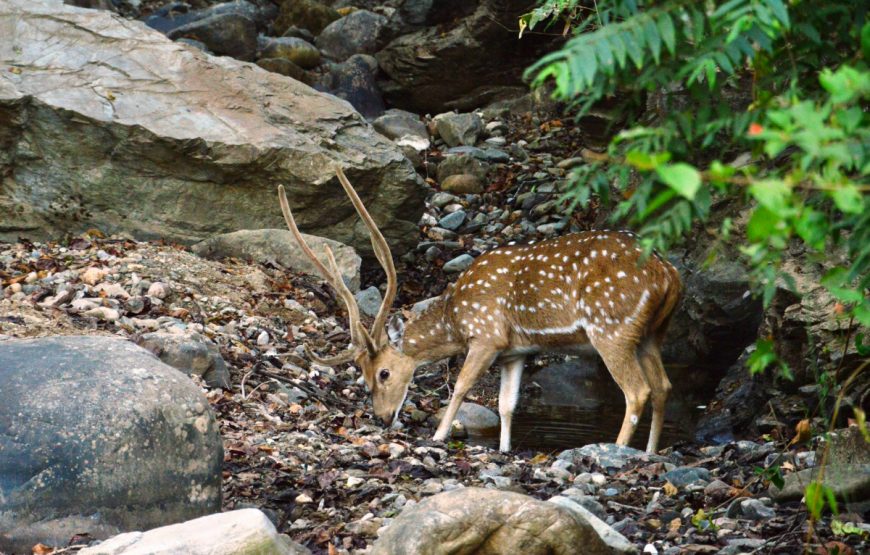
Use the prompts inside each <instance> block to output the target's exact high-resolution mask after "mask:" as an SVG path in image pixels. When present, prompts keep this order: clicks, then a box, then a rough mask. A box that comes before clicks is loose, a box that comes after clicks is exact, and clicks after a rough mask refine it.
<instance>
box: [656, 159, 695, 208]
mask: <svg viewBox="0 0 870 555" xmlns="http://www.w3.org/2000/svg"><path fill="white" fill-rule="evenodd" d="M656 173H658V175H659V177H660V178H661V180H662V181H664V182H665V183H666V184H667V186H668V187H670V188H671V189H673V190H675V191H676V192H677V193H678V194H680V195H681V196H683V197H685V198H687V199H689V200H692V199H694V198H695V194H696V193H697V192H698V189H699V188H700V187H701V173H700V172H699V171H698V170H696V169H695V168H694V167H693V166H690V165H689V164H686V163H683V162H678V163H676V164H671V165H669V166H659V167H658V168H656Z"/></svg>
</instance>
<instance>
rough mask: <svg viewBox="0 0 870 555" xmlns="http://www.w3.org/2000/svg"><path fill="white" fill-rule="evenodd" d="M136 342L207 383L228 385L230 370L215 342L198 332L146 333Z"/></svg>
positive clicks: (171, 364) (219, 385) (210, 384)
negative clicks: (183, 333) (182, 333)
mask: <svg viewBox="0 0 870 555" xmlns="http://www.w3.org/2000/svg"><path fill="white" fill-rule="evenodd" d="M137 344H138V345H139V346H140V347H145V348H146V349H148V350H149V351H151V352H152V353H154V354H155V355H156V356H157V357H158V358H160V360H162V361H163V362H165V363H166V364H168V365H169V366H172V367H173V368H176V369H178V370H181V371H182V372H184V373H185V374H193V375H195V376H202V379H204V380H205V383H207V384H208V386H209V387H224V388H228V387H229V386H230V372H229V370H228V369H227V364H226V362H224V359H223V358H222V357H221V353H220V350H219V349H218V346H217V345H215V344H214V343H212V342H211V341H210V340H208V339H206V338H205V337H203V336H201V335H200V334H198V333H195V332H191V333H189V334H186V335H180V334H176V333H165V332H153V333H146V334H145V335H143V336H141V337H140V338H139V340H138V341H137Z"/></svg>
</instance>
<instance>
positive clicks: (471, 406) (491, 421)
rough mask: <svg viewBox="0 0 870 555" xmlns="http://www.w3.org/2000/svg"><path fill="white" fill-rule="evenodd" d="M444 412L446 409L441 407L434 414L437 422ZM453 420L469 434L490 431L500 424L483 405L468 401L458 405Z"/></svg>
mask: <svg viewBox="0 0 870 555" xmlns="http://www.w3.org/2000/svg"><path fill="white" fill-rule="evenodd" d="M446 410H447V407H442V408H441V409H440V410H439V411H438V413H437V414H436V417H437V418H438V419H439V420H440V419H441V418H443V417H444V412H445V411H446ZM454 420H458V421H459V424H460V425H461V426H462V427H463V428H465V430H466V431H467V432H470V433H477V432H482V431H485V430H492V429H493V428H498V427H499V424H500V420H499V417H498V415H497V414H496V413H494V412H493V411H491V410H489V409H488V408H486V407H484V406H483V405H478V404H477V403H471V402H468V401H466V402H464V403H462V404H461V405H459V411H458V412H457V413H456V418H455V419H454Z"/></svg>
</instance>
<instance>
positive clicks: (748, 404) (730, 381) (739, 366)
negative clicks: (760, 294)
mask: <svg viewBox="0 0 870 555" xmlns="http://www.w3.org/2000/svg"><path fill="white" fill-rule="evenodd" d="M754 351H755V345H754V344H753V345H751V346H750V347H748V348H747V349H746V350H745V351H744V352H743V354H742V355H740V358H739V359H738V360H737V362H735V363H734V364H732V365H731V367H730V368H729V369H728V371H727V372H726V373H725V376H724V377H723V378H722V380H721V381H720V382H719V385H718V386H717V387H716V392H715V394H714V395H713V399H712V400H711V401H710V403H709V404H708V405H707V408H706V409H705V410H704V414H702V415H701V418H700V419H699V420H698V423H697V426H696V427H695V438H696V439H697V440H698V441H699V442H701V443H717V444H721V443H727V442H729V441H733V440H734V438H735V435H736V434H737V432H738V431H740V430H746V429H747V427H748V426H749V425H750V424H751V423H752V422H753V421H754V420H755V417H756V415H757V414H758V410H759V407H761V406H764V405H766V404H767V401H768V400H769V399H770V396H769V395H768V394H767V392H766V390H767V387H768V386H769V385H771V383H772V379H771V377H770V374H769V373H766V372H762V373H760V374H755V375H754V376H753V375H750V374H749V369H748V367H747V366H746V362H747V360H748V359H749V357H750V356H751V355H752V353H753V352H754Z"/></svg>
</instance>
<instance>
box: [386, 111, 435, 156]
mask: <svg viewBox="0 0 870 555" xmlns="http://www.w3.org/2000/svg"><path fill="white" fill-rule="evenodd" d="M372 126H373V127H374V128H375V130H376V131H377V132H378V133H380V134H381V135H383V136H385V137H387V138H390V139H393V140H396V139H401V138H402V137H406V136H411V137H417V138H420V139H425V141H426V145H427V147H428V144H429V133H428V132H427V131H426V124H425V123H423V122H422V121H420V117H419V116H418V115H417V114H412V113H411V112H406V111H404V110H397V109H395V108H393V109H390V110H387V111H386V112H384V114H383V115H382V116H380V117H379V118H377V119H376V120H375V121H373V122H372Z"/></svg>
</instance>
